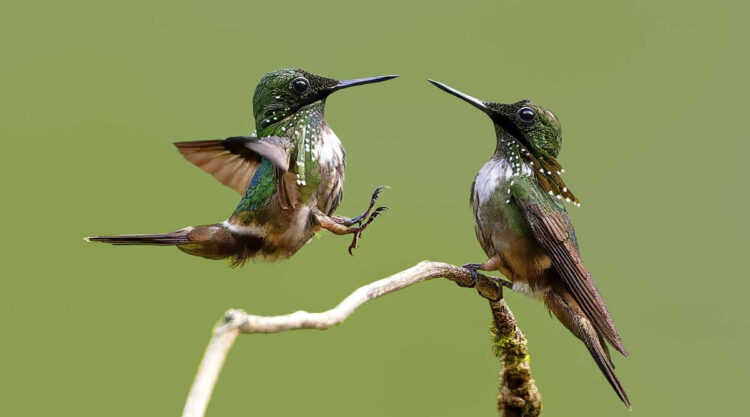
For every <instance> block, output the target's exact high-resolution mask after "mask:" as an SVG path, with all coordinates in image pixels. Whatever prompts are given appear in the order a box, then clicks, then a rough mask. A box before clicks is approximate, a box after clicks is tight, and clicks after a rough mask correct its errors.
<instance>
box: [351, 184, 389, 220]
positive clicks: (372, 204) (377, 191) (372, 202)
mask: <svg viewBox="0 0 750 417" xmlns="http://www.w3.org/2000/svg"><path fill="white" fill-rule="evenodd" d="M386 188H391V187H389V186H387V185H381V186H379V187H378V188H376V189H375V191H374V192H373V193H372V197H370V206H369V207H367V210H365V212H364V213H362V214H360V215H359V216H357V217H355V218H353V219H352V224H354V223H356V224H357V226H359V227H361V226H362V222H363V221H364V220H365V218H367V216H369V215H370V211H371V210H372V208H373V207H375V202H377V201H378V197H379V196H380V193H381V192H382V191H383V190H384V189H386Z"/></svg>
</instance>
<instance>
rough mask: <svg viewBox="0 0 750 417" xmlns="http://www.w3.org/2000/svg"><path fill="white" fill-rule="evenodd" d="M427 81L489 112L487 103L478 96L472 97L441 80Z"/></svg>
mask: <svg viewBox="0 0 750 417" xmlns="http://www.w3.org/2000/svg"><path fill="white" fill-rule="evenodd" d="M427 81H429V82H431V83H432V84H434V85H435V87H437V88H439V89H441V90H443V91H445V92H446V93H448V94H452V95H454V96H456V97H458V98H460V99H461V100H463V101H466V102H468V103H469V104H471V105H472V106H474V107H476V108H478V109H479V110H481V111H483V112H485V113H487V114H489V113H490V109H489V107H487V104H485V103H484V101H482V100H480V99H478V98H474V97H472V96H470V95H468V94H464V93H462V92H460V91H458V90H456V89H455V88H453V87H449V86H447V85H445V84H443V83H441V82H438V81H435V80H427Z"/></svg>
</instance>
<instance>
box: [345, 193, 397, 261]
mask: <svg viewBox="0 0 750 417" xmlns="http://www.w3.org/2000/svg"><path fill="white" fill-rule="evenodd" d="M381 189H383V187H378V189H377V190H375V193H374V194H373V195H372V203H371V204H370V208H368V209H367V211H366V212H365V214H369V212H370V210H371V209H372V206H373V205H374V204H375V200H377V199H378V194H379V193H380V190H381ZM387 210H390V209H389V208H388V207H385V206H381V207H378V208H376V209H375V211H373V212H372V214H370V217H369V218H368V219H367V221H366V222H365V223H364V224H362V219H359V220H357V221H356V222H355V223H359V224H360V225H359V226H357V227H356V228H353V229H351V230H353V232H352V233H354V237H353V238H352V244H351V245H349V255H353V253H352V251H353V250H354V249H356V248H357V246H359V238H360V237H362V232H363V231H364V230H365V229H366V228H367V226H369V225H370V223H372V222H373V221H374V220H375V218H376V217H378V216H379V215H380V213H382V212H384V211H387Z"/></svg>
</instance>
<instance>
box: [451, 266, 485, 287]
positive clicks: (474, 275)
mask: <svg viewBox="0 0 750 417" xmlns="http://www.w3.org/2000/svg"><path fill="white" fill-rule="evenodd" d="M481 266H482V265H481V264H472V263H469V264H463V265H461V268H463V269H468V270H469V271H471V284H468V285H464V284H461V283H458V282H456V284H457V285H458V286H459V287H467V288H474V287H476V286H477V270H478V269H479V268H480V267H481Z"/></svg>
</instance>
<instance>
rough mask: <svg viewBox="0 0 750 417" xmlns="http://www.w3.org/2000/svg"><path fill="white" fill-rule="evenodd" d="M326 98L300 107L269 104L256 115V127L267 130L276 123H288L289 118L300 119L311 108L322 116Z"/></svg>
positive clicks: (260, 130) (259, 130)
mask: <svg viewBox="0 0 750 417" xmlns="http://www.w3.org/2000/svg"><path fill="white" fill-rule="evenodd" d="M324 108H325V99H322V100H318V101H314V102H312V103H310V104H306V105H304V106H302V107H299V108H294V107H290V106H287V105H268V106H266V107H264V108H263V109H262V110H261V111H259V112H258V113H257V114H256V115H255V127H256V130H257V131H258V132H262V131H265V130H266V129H268V128H271V127H272V126H274V125H285V124H286V125H288V120H287V119H299V118H300V117H299V116H300V115H302V114H303V113H304V112H306V111H309V110H311V109H312V110H314V111H316V112H317V111H319V112H320V115H321V117H322V115H323V110H324Z"/></svg>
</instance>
